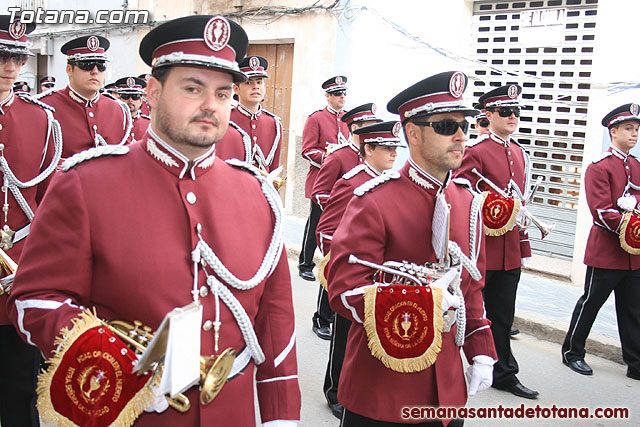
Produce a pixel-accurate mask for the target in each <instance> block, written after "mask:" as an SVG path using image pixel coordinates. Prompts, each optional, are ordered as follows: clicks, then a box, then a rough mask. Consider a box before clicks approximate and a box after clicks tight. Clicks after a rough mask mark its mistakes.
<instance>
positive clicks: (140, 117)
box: [131, 110, 151, 141]
mask: <svg viewBox="0 0 640 427" xmlns="http://www.w3.org/2000/svg"><path fill="white" fill-rule="evenodd" d="M150 124H151V119H150V118H149V116H145V115H144V114H142V113H141V112H140V110H138V114H136V116H135V117H134V118H133V128H132V129H131V139H132V140H134V141H139V140H141V139H142V138H143V137H144V135H145V134H146V133H147V128H148V127H149V125H150Z"/></svg>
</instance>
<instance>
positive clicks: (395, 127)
mask: <svg viewBox="0 0 640 427" xmlns="http://www.w3.org/2000/svg"><path fill="white" fill-rule="evenodd" d="M400 126H402V125H401V124H400V122H396V124H395V125H393V128H392V129H391V133H392V134H393V136H398V135H400Z"/></svg>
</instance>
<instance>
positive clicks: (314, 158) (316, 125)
mask: <svg viewBox="0 0 640 427" xmlns="http://www.w3.org/2000/svg"><path fill="white" fill-rule="evenodd" d="M343 115H344V112H343V111H336V110H334V109H333V108H331V107H330V106H328V105H327V106H326V107H325V108H323V109H322V110H318V111H316V112H314V113H312V114H311V115H310V116H309V117H308V118H307V121H306V122H305V124H304V129H303V130H302V157H303V158H304V159H305V160H309V172H308V173H307V180H306V182H305V185H304V195H305V197H306V198H307V199H311V197H312V196H313V185H314V184H315V182H316V177H317V176H318V173H319V172H320V167H321V166H322V162H324V157H325V154H326V152H327V144H337V143H339V142H343V141H341V139H342V138H344V140H345V141H346V140H348V139H349V128H348V127H347V124H346V123H344V122H343V121H342V120H340V118H341V117H342V116H343ZM338 135H342V136H341V137H339V136H338Z"/></svg>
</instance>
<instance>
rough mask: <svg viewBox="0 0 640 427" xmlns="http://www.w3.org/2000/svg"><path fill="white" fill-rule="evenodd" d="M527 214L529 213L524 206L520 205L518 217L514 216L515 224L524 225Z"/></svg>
mask: <svg viewBox="0 0 640 427" xmlns="http://www.w3.org/2000/svg"><path fill="white" fill-rule="evenodd" d="M528 212H529V211H528V210H527V208H526V206H523V205H521V206H520V210H519V211H518V216H516V223H517V224H524V223H525V222H526V220H527V218H526V217H525V214H527V213H528Z"/></svg>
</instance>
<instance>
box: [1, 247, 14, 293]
mask: <svg viewBox="0 0 640 427" xmlns="http://www.w3.org/2000/svg"><path fill="white" fill-rule="evenodd" d="M0 268H1V269H2V271H3V272H5V273H6V274H7V275H6V276H5V277H3V278H2V279H0V295H4V294H7V295H9V294H11V288H12V287H13V278H14V276H15V274H16V271H17V270H18V264H16V262H15V261H14V260H12V259H11V257H10V256H9V255H7V253H6V252H5V251H3V250H2V249H0Z"/></svg>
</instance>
